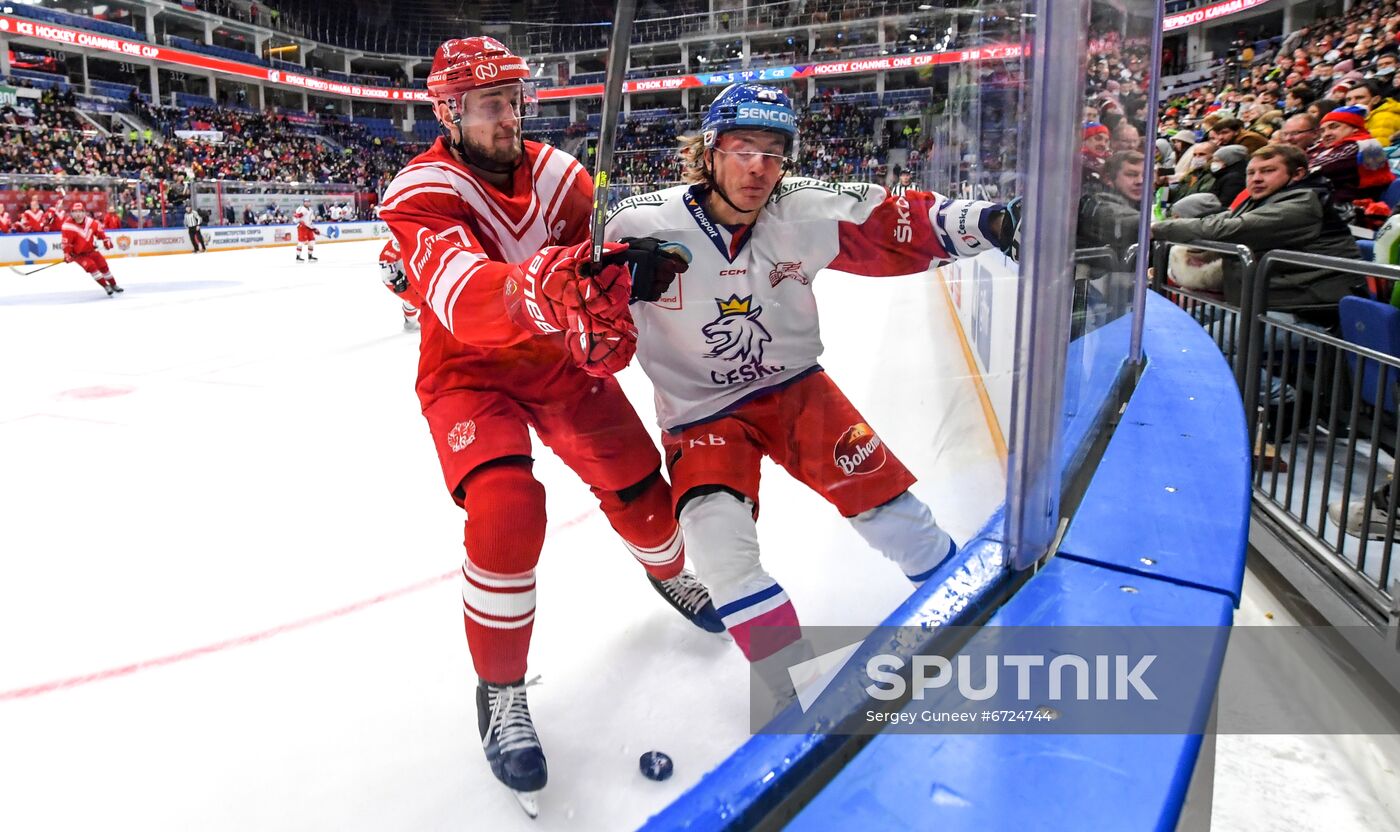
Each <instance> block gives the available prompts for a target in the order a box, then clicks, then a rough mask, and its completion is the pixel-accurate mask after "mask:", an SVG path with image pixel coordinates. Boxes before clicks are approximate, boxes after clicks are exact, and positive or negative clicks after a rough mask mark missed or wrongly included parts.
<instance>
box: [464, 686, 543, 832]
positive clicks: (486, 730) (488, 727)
mask: <svg viewBox="0 0 1400 832" xmlns="http://www.w3.org/2000/svg"><path fill="white" fill-rule="evenodd" d="M538 680H539V677H538V676H536V677H535V678H533V679H531V680H530V681H528V682H526V681H525V680H524V679H521V680H520V681H518V682H514V683H512V684H508V685H493V684H491V683H489V682H480V681H479V682H477V686H476V722H477V728H478V730H480V731H481V747H482V748H483V749H485V751H486V762H488V763H490V764H491V773H492V774H494V775H496V779H497V780H500V781H501V782H502V783H504V784H505V785H506V788H508V789H510V790H511V791H512V792H514V794H515V799H516V800H517V801H518V802H519V803H520V808H521V809H524V810H525V814H527V815H529V816H530V817H532V818H533V817H535V816H537V815H539V813H540V808H539V803H538V800H537V797H538V793H539V791H540V789H543V788H544V785H545V783H546V782H547V781H548V780H549V767H548V766H547V765H545V760H544V749H542V748H540V738H539V735H537V734H536V733H535V723H534V721H533V720H531V719H530V704H529V702H527V701H526V699H525V689H526V688H528V687H529V686H530V685H533V684H535V682H537V681H538Z"/></svg>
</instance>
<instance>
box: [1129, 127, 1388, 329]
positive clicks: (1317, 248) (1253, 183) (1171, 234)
mask: <svg viewBox="0 0 1400 832" xmlns="http://www.w3.org/2000/svg"><path fill="white" fill-rule="evenodd" d="M1307 175H1308V158H1307V155H1306V154H1305V153H1303V151H1301V150H1299V149H1298V148H1296V147H1294V146H1292V145H1285V144H1277V145H1270V146H1268V147H1266V148H1263V149H1262V150H1258V151H1255V153H1254V154H1253V156H1252V157H1251V158H1250V161H1249V176H1248V193H1249V196H1248V198H1247V199H1245V200H1244V202H1242V203H1241V204H1240V205H1238V206H1236V207H1235V208H1232V209H1231V210H1229V211H1226V212H1223V213H1219V214H1212V215H1210V216H1206V217H1202V218H1199V219H1173V220H1163V221H1161V222H1156V223H1153V224H1152V236H1153V237H1154V238H1156V239H1159V240H1167V241H1170V242H1178V243H1187V242H1190V241H1192V240H1215V241H1217V242H1222V243H1239V244H1241V245H1245V246H1248V247H1249V248H1250V249H1251V250H1252V251H1253V252H1254V254H1255V257H1256V258H1258V257H1262V256H1263V255H1264V254H1266V253H1267V252H1269V251H1272V250H1274V249H1290V250H1296V251H1309V252H1313V253H1317V254H1327V255H1332V256H1335V257H1350V258H1353V259H1355V258H1358V257H1359V256H1360V252H1359V251H1358V250H1357V247H1356V241H1355V240H1354V239H1353V238H1352V236H1351V234H1350V233H1348V232H1347V230H1346V228H1345V226H1341V227H1340V228H1338V227H1337V226H1335V225H1332V226H1328V225H1326V224H1324V210H1323V204H1322V201H1321V199H1319V197H1318V195H1317V193H1316V192H1315V191H1313V190H1312V189H1311V188H1309V187H1307V186H1306V185H1304V184H1302V180H1303V179H1304V177H1306V176H1307ZM1360 283H1361V280H1360V278H1355V277H1353V276H1351V275H1344V274H1338V273H1335V272H1330V271H1327V270H1319V269H1311V268H1291V267H1284V268H1282V269H1280V270H1279V271H1277V272H1275V273H1274V274H1273V275H1272V276H1271V277H1270V281H1269V287H1268V303H1269V308H1270V309H1271V310H1291V311H1293V312H1295V313H1296V314H1297V315H1298V317H1299V319H1300V320H1304V321H1307V322H1309V323H1312V324H1314V325H1318V326H1333V325H1335V323H1336V320H1337V313H1336V305H1337V301H1339V300H1340V299H1341V298H1343V297H1345V296H1346V295H1348V294H1351V293H1352V292H1353V291H1354V290H1355V289H1356V288H1358V285H1359V284H1360ZM1240 294H1241V276H1240V275H1239V274H1227V275H1226V279H1225V297H1226V300H1227V301H1230V302H1232V303H1239V301H1240Z"/></svg>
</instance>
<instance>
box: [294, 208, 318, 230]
mask: <svg viewBox="0 0 1400 832" xmlns="http://www.w3.org/2000/svg"><path fill="white" fill-rule="evenodd" d="M315 219H316V215H315V214H314V213H313V212H312V210H311V209H310V208H307V207H306V206H305V205H298V206H297V209H296V210H295V211H293V212H292V222H294V223H296V224H297V225H304V226H306V227H307V228H311V227H312V225H311V223H312V222H313V221H314V220H315Z"/></svg>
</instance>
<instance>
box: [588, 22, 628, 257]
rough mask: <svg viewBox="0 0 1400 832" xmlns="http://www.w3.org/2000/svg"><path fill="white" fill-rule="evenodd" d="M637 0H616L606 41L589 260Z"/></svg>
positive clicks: (604, 217) (597, 239)
mask: <svg viewBox="0 0 1400 832" xmlns="http://www.w3.org/2000/svg"><path fill="white" fill-rule="evenodd" d="M636 14H637V0H618V4H617V10H616V13H615V14H614V16H613V26H612V32H611V34H610V35H609V37H611V39H612V40H611V42H609V43H608V77H607V80H606V82H605V85H604V87H603V122H602V125H601V129H600V130H599V131H598V147H597V148H596V150H595V151H594V155H593V158H594V159H595V160H596V161H595V166H594V168H593V264H594V265H595V266H596V265H597V264H598V263H600V262H602V260H603V242H604V241H603V229H604V227H605V226H606V225H607V222H608V180H609V178H610V177H611V175H612V173H611V172H612V159H613V144H615V143H616V141H617V117H618V114H619V113H620V112H621V111H622V85H623V83H624V82H625V81H626V79H627V50H628V49H629V48H630V47H631V45H632V18H633V17H635V16H636Z"/></svg>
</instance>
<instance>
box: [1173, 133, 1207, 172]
mask: <svg viewBox="0 0 1400 832" xmlns="http://www.w3.org/2000/svg"><path fill="white" fill-rule="evenodd" d="M1199 141H1200V138H1199V137H1198V136H1197V135H1196V131H1195V130H1186V129H1181V130H1177V131H1175V132H1173V133H1172V134H1171V142H1172V155H1173V156H1174V157H1175V158H1176V160H1177V162H1180V161H1181V160H1182V159H1184V158H1186V156H1187V154H1188V153H1190V152H1191V147H1192V146H1193V145H1195V144H1196V143H1197V142H1199ZM1174 164H1175V163H1174ZM1177 172H1178V173H1184V171H1182V170H1180V169H1178V171H1177Z"/></svg>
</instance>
